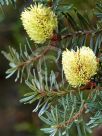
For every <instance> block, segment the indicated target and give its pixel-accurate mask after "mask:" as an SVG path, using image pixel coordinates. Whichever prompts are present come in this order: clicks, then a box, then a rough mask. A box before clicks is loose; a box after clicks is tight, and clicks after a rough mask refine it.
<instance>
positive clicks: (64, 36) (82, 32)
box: [61, 29, 102, 40]
mask: <svg viewBox="0 0 102 136" xmlns="http://www.w3.org/2000/svg"><path fill="white" fill-rule="evenodd" d="M101 32H102V29H101V30H97V31H93V30H90V31H76V32H73V33H69V34H66V35H63V36H61V40H63V39H65V38H68V37H73V36H80V35H90V34H98V33H101Z"/></svg>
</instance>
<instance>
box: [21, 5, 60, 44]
mask: <svg viewBox="0 0 102 136" xmlns="http://www.w3.org/2000/svg"><path fill="white" fill-rule="evenodd" d="M21 20H22V23H23V26H24V29H25V30H26V32H27V34H28V35H29V37H30V38H31V39H32V40H34V41H35V43H38V44H39V43H41V44H42V43H44V42H45V41H46V40H47V39H50V38H51V37H52V36H53V31H54V30H55V29H56V28H57V24H58V22H57V17H56V15H55V14H54V12H53V11H52V10H51V8H50V7H44V6H43V4H38V5H37V4H35V5H34V6H33V5H31V6H30V7H28V8H26V9H25V10H24V11H23V12H22V14H21Z"/></svg>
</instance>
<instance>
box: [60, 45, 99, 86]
mask: <svg viewBox="0 0 102 136" xmlns="http://www.w3.org/2000/svg"><path fill="white" fill-rule="evenodd" d="M62 64H63V70H64V73H65V76H66V79H67V80H68V82H69V84H70V85H72V86H74V87H77V86H81V85H84V84H86V83H88V82H89V80H90V78H91V77H92V76H94V75H95V74H96V71H97V60H96V56H95V54H94V52H93V51H92V50H91V49H90V48H89V47H85V46H83V47H82V48H80V49H79V48H78V49H77V51H76V52H75V51H74V50H71V51H69V50H68V49H67V50H66V51H64V52H63V55H62Z"/></svg>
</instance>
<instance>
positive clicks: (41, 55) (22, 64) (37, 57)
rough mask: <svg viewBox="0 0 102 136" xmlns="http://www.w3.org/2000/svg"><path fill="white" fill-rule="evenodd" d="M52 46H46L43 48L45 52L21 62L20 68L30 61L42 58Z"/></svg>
mask: <svg viewBox="0 0 102 136" xmlns="http://www.w3.org/2000/svg"><path fill="white" fill-rule="evenodd" d="M51 48H53V46H52V45H50V46H48V47H47V48H45V49H44V50H43V52H42V53H41V54H40V55H38V56H36V57H35V56H34V57H33V58H31V59H30V60H27V61H25V62H22V63H20V64H19V65H18V68H20V67H24V66H27V65H29V64H30V63H33V62H35V61H37V60H39V59H40V58H42V57H43V56H44V55H46V54H47V53H48V51H49V50H50V49H51Z"/></svg>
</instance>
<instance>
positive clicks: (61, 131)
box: [1, 0, 102, 136]
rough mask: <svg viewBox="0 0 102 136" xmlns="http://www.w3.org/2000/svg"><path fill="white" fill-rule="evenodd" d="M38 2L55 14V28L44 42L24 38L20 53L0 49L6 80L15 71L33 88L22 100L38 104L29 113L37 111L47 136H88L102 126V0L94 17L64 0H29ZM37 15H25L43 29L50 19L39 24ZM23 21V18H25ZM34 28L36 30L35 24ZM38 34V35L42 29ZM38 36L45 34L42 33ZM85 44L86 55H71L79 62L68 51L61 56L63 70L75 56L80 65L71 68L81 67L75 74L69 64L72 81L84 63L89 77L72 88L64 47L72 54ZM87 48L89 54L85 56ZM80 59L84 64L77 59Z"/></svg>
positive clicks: (14, 50)
mask: <svg viewBox="0 0 102 136" xmlns="http://www.w3.org/2000/svg"><path fill="white" fill-rule="evenodd" d="M3 2H4V1H1V4H2V5H3V4H4V3H3ZM15 2H16V1H15ZM5 3H8V1H5ZM35 3H36V4H35ZM39 3H40V4H43V6H45V7H49V8H50V10H52V11H53V12H54V14H55V15H56V17H57V21H58V26H57V27H56V29H55V27H54V32H53V36H52V35H50V36H51V37H50V38H48V39H47V40H44V42H43V43H42V42H41V43H36V42H35V41H33V42H32V44H30V42H29V40H28V39H27V40H26V44H25V48H23V47H22V46H20V51H16V49H14V48H12V47H9V53H7V52H4V51H2V53H3V55H4V56H5V57H6V58H7V60H8V61H9V66H10V68H9V69H8V70H7V72H6V73H7V77H6V78H9V77H11V76H12V75H13V74H15V73H16V78H15V81H20V82H21V83H22V82H25V84H26V85H27V86H28V87H29V88H30V89H31V92H28V93H27V94H24V97H23V98H22V99H21V100H20V102H22V103H25V104H26V103H29V104H31V103H34V102H35V101H36V102H37V105H36V108H35V109H34V110H33V112H38V116H39V118H40V119H41V120H43V121H44V122H45V123H46V124H47V125H48V128H44V129H42V130H43V131H44V132H45V133H49V135H50V136H54V135H58V136H63V135H65V136H88V135H91V134H92V131H93V128H95V127H98V126H99V125H100V124H102V3H101V2H98V3H97V5H96V9H95V12H94V15H93V16H94V17H90V16H89V15H88V13H85V14H84V13H83V15H82V14H81V13H80V12H79V11H78V10H77V9H76V8H75V7H74V6H73V5H72V4H69V3H68V2H65V3H63V2H62V1H61V0H56V1H55V0H34V1H33V2H32V4H33V5H34V6H35V5H37V4H39ZM36 10H37V9H36ZM41 11H42V10H41ZM34 13H35V12H34ZM37 13H38V12H37ZM37 13H36V16H35V17H37V21H36V20H35V19H34V23H33V19H32V18H31V17H32V16H30V14H29V16H30V17H29V16H27V13H26V15H25V16H27V21H28V22H27V23H29V22H30V20H29V18H30V19H31V22H30V25H31V27H32V26H33V27H34V25H35V23H36V22H37V23H38V24H40V23H41V28H42V30H43V29H45V27H43V23H42V22H43V21H46V22H47V21H48V20H46V18H45V20H43V18H42V17H41V22H39V18H40V17H39V16H38V15H40V14H37ZM44 14H45V13H44ZM47 15H49V13H48V14H47V13H46V14H45V16H47ZM47 17H48V16H47ZM24 21H25V22H26V20H24ZM93 22H94V23H93ZM44 23H45V22H44ZM32 24H33V25H32ZM30 25H29V27H30ZM46 25H47V23H46ZM38 26H39V25H38ZM26 29H29V28H28V27H27V28H26ZM33 29H35V27H34V28H33ZM47 30H48V29H47ZM51 30H52V29H51ZM35 31H38V28H37V29H35ZM38 32H39V33H40V31H38ZM44 32H45V31H44ZM28 34H29V33H28ZM37 34H38V33H37ZM41 34H42V33H41ZM44 34H46V33H44ZM40 36H42V37H43V35H40ZM42 37H41V38H42ZM83 46H86V47H87V48H90V49H89V51H88V50H87V51H88V52H87V53H85V51H83V53H85V54H86V56H84V59H83V54H82V58H81V57H80V56H81V55H80V52H79V53H78V54H77V55H75V57H76V56H78V55H79V56H78V58H79V60H81V59H82V60H81V61H80V65H79V61H78V58H77V59H70V60H71V61H70V60H69V61H68V59H69V58H67V57H70V58H71V57H72V56H71V53H70V51H69V52H68V53H69V54H70V55H68V56H67V57H65V59H66V61H65V64H64V65H65V67H66V69H67V70H69V69H68V67H69V66H66V65H69V64H70V66H71V64H72V63H74V64H76V60H77V61H78V62H77V63H78V65H75V67H77V66H80V68H79V67H78V68H79V69H78V70H79V71H78V74H75V73H74V72H75V71H74V68H73V67H71V68H72V71H71V69H70V70H69V71H71V79H72V78H73V79H76V78H75V75H79V74H80V73H81V72H80V71H81V70H82V66H83V65H85V64H86V65H85V68H84V72H85V73H83V75H86V77H87V75H88V81H87V82H86V81H85V82H84V83H86V84H83V82H82V81H81V84H80V85H79V86H73V85H72V84H71V83H70V82H69V81H66V74H68V72H67V70H66V72H65V73H64V72H63V70H64V69H63V66H62V65H63V64H62V52H63V51H65V50H66V48H67V49H68V50H72V49H73V50H74V53H73V54H75V53H76V51H78V49H79V48H80V50H81V49H82V47H83ZM86 47H84V48H86ZM89 52H91V53H90V54H88V53H89ZM93 54H94V55H93ZM91 55H93V56H91ZM85 57H86V58H85ZM72 58H73V57H72ZM90 58H92V59H90ZM72 60H74V61H72ZM84 60H85V63H81V62H83V61H84ZM88 60H89V61H88ZM90 60H91V61H90ZM67 62H68V63H67ZM89 62H90V63H89ZM93 62H94V63H93ZM96 63H97V66H96ZM74 64H73V65H74ZM82 64H83V65H82ZM92 64H93V69H92ZM73 65H72V66H73ZM81 65H82V66H81ZM87 66H88V67H87ZM89 66H90V67H91V69H89V68H90V67H89ZM96 67H97V71H96ZM88 70H89V71H90V72H89V71H88ZM92 71H94V72H93V74H91V72H92ZM72 72H73V73H72ZM82 72H83V71H82ZM88 72H89V73H88ZM87 73H88V74H87ZM72 75H74V76H72ZM83 75H82V76H83ZM89 77H90V79H89ZM84 78H85V77H84ZM82 79H83V78H82ZM85 79H86V78H85ZM68 80H69V75H68ZM78 83H79V78H78Z"/></svg>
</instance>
